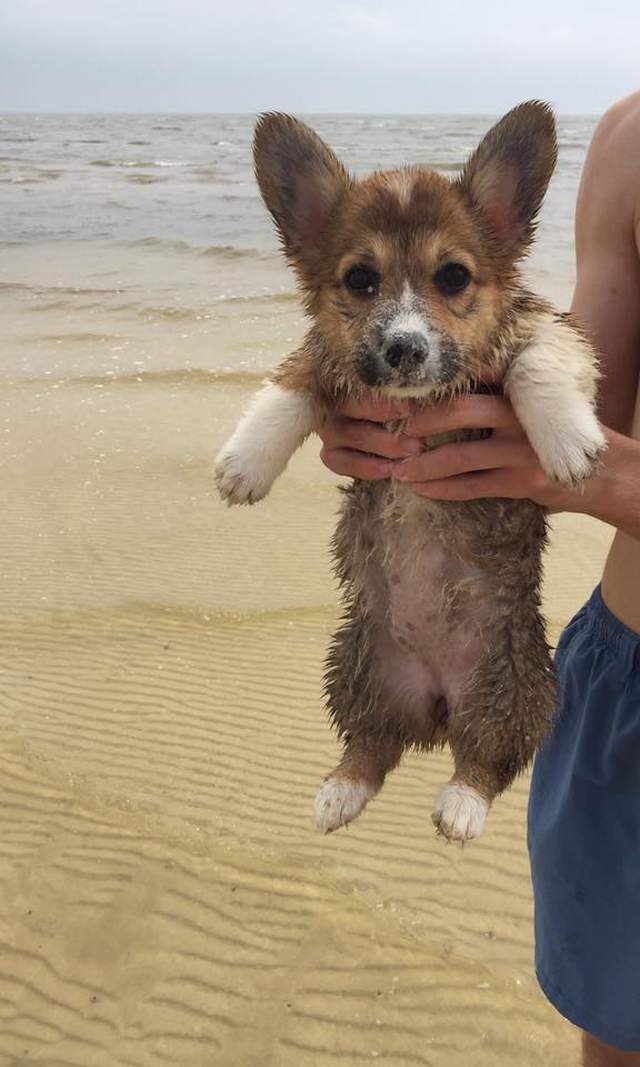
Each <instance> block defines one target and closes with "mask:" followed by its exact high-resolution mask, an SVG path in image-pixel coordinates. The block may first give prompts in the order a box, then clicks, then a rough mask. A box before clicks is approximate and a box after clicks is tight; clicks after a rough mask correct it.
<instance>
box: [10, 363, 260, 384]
mask: <svg viewBox="0 0 640 1067" xmlns="http://www.w3.org/2000/svg"><path fill="white" fill-rule="evenodd" d="M266 376H267V372H266V371H255V372H254V371H233V370H219V371H218V370H206V369H204V368H200V367H175V368H172V369H167V370H157V371H139V372H136V373H126V374H119V373H118V372H117V371H113V372H111V371H107V372H106V373H105V374H80V375H77V376H76V375H68V376H65V377H63V378H54V377H53V376H49V375H47V376H46V377H44V376H41V375H38V376H34V377H29V378H26V377H25V378H22V377H20V378H17V376H15V375H8V374H3V375H0V380H3V381H7V380H10V381H12V382H14V381H17V380H19V381H20V382H21V383H23V384H28V385H41V384H43V383H46V385H48V386H49V387H51V386H52V385H55V386H57V387H59V386H68V387H73V386H77V385H81V386H87V385H93V386H108V385H122V386H135V385H140V384H145V383H146V384H158V385H246V386H251V387H255V386H256V385H259V384H260V383H261V382H263V381H264V379H265V378H266Z"/></svg>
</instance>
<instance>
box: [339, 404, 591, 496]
mask: <svg viewBox="0 0 640 1067" xmlns="http://www.w3.org/2000/svg"><path fill="white" fill-rule="evenodd" d="M410 412H411V404H410V402H409V401H404V400H398V401H395V400H392V401H389V402H385V403H380V402H372V401H366V402H357V403H356V402H354V401H350V402H348V403H347V404H346V405H345V406H344V407H343V408H342V409H341V411H340V412H339V413H338V414H337V415H335V416H333V418H331V419H330V420H328V422H327V423H326V424H325V427H324V428H323V430H322V432H321V436H322V439H323V448H322V452H321V458H322V460H323V462H324V463H325V464H326V466H328V467H329V468H330V470H332V471H334V473H336V474H343V475H348V476H349V477H352V478H363V479H365V480H380V479H384V478H389V477H395V478H397V479H398V480H399V481H403V482H406V483H407V484H409V485H410V486H411V487H412V488H413V489H414V490H415V492H416V493H418V494H419V495H421V496H424V497H428V498H430V499H432V500H475V499H479V498H486V497H511V498H514V499H525V498H527V499H531V500H534V501H536V502H537V503H539V504H542V505H544V506H546V507H548V508H550V509H552V510H556V511H561V510H569V511H589V510H591V508H590V506H589V504H590V501H589V499H588V495H589V494H588V492H587V488H586V486H585V487H584V488H583V487H580V488H578V489H567V488H565V487H563V486H560V485H558V484H557V483H556V482H553V481H551V480H550V479H549V478H548V477H547V475H546V474H545V473H544V471H543V470H542V468H541V467H540V464H539V462H538V459H537V456H536V454H535V452H534V451H533V449H532V448H531V445H530V444H529V442H528V441H527V438H526V436H525V434H524V431H523V430H522V427H521V426H520V424H519V423H518V420H517V419H516V417H515V415H514V413H513V411H512V409H511V407H510V405H509V404H508V402H507V401H506V400H505V399H504V398H502V397H497V396H469V397H462V398H459V399H455V400H452V401H443V402H441V403H440V404H436V405H434V406H433V407H430V408H423V409H420V410H418V411H415V412H414V414H413V415H411V414H410ZM407 415H408V416H409V417H408V421H407V422H406V424H405V426H404V428H403V432H402V434H395V433H392V432H390V431H389V430H386V429H385V428H384V427H383V426H382V425H380V423H382V422H386V421H388V420H390V419H393V418H402V417H403V416H405V417H406V416H407ZM460 429H490V430H491V431H492V433H491V437H489V438H485V439H483V440H480V441H462V442H457V443H450V444H445V445H440V446H439V447H438V448H437V449H435V450H433V451H431V452H424V451H423V445H422V443H421V441H422V439H424V438H428V437H431V436H433V435H437V434H441V433H445V432H448V431H450V430H460ZM597 481H598V476H596V478H592V479H590V481H589V483H587V485H588V486H591V483H594V484H596V483H597ZM591 495H593V494H591Z"/></svg>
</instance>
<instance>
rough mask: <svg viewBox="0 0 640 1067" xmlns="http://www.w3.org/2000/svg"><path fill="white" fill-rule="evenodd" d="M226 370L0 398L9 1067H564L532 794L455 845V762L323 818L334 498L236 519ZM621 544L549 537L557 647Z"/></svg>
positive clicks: (2, 986)
mask: <svg viewBox="0 0 640 1067" xmlns="http://www.w3.org/2000/svg"><path fill="white" fill-rule="evenodd" d="M249 391H250V389H249V386H248V385H247V383H246V382H244V381H243V379H242V376H239V377H238V378H236V379H233V378H228V379H226V380H225V381H224V382H222V381H216V380H214V379H209V378H207V377H206V376H205V377H203V378H198V377H197V376H196V377H192V378H189V377H188V376H187V377H185V378H183V379H180V378H179V377H177V378H176V379H175V381H174V380H166V379H165V380H163V379H162V378H161V377H160V378H158V379H150V380H147V379H145V378H144V377H140V378H138V379H136V378H135V377H131V378H129V379H125V380H121V381H114V382H111V383H109V382H107V383H106V384H105V383H104V381H102V380H100V381H96V382H93V383H92V382H90V381H82V380H80V381H75V382H74V381H72V380H69V381H66V382H64V383H63V384H61V385H60V387H57V386H56V383H55V382H53V383H51V382H50V383H49V384H48V385H47V384H45V385H43V383H42V380H34V381H31V382H29V381H19V380H17V379H16V380H15V381H14V382H13V384H10V383H6V384H4V385H3V386H2V393H1V403H2V405H3V415H4V417H5V418H4V422H3V426H4V427H5V428H6V429H7V430H8V439H9V440H10V442H11V449H10V457H9V459H8V461H7V462H6V463H5V465H4V469H3V486H4V499H5V501H6V504H5V508H6V510H5V514H4V516H3V528H2V536H1V543H2V560H1V563H2V565H1V567H0V578H1V581H2V591H3V597H2V608H1V616H0V628H1V631H2V632H1V638H0V640H1V647H2V662H1V664H0V666H1V669H2V673H1V675H0V694H1V701H0V705H1V706H0V725H1V729H2V733H1V736H2V745H1V748H0V790H1V794H0V795H1V797H2V803H1V804H0V817H1V819H2V831H1V833H0V926H1V935H0V940H1V944H2V954H1V961H0V1065H1V1067H18V1065H27V1064H31V1063H41V1064H46V1065H47V1067H71V1065H73V1067H156V1065H158V1067H159V1065H161V1064H171V1065H180V1067H211V1065H214V1064H215V1065H216V1067H267V1065H270V1067H307V1065H308V1067H330V1065H333V1064H335V1065H338V1064H339V1065H340V1067H356V1065H358V1067H359V1065H360V1064H364V1063H369V1062H372V1061H378V1062H380V1063H386V1064H389V1065H391V1067H413V1065H414V1064H416V1065H417V1064H424V1065H435V1067H445V1065H446V1067H463V1065H464V1067H485V1065H486V1067H496V1065H505V1067H506V1065H509V1064H516V1063H517V1064H523V1065H542V1064H545V1065H546V1064H547V1063H549V1062H552V1063H553V1064H554V1067H565V1065H566V1067H569V1065H572V1064H576V1063H577V1052H578V1039H577V1034H576V1032H575V1031H574V1030H573V1029H572V1028H571V1027H570V1026H569V1024H567V1023H565V1022H564V1021H563V1020H562V1019H561V1018H560V1017H559V1016H558V1015H557V1014H556V1013H555V1012H554V1011H553V1009H552V1008H550V1007H549V1006H548V1005H547V1003H546V1002H545V1000H544V998H543V996H542V994H541V993H540V992H539V990H538V988H537V985H536V982H535V978H534V974H533V968H532V904H531V890H530V885H529V873H528V863H527V857H526V850H525V810H526V794H527V787H528V783H527V781H526V780H521V781H519V782H518V783H517V785H516V786H515V787H514V788H513V789H512V790H511V791H510V792H509V793H508V794H507V795H506V796H504V797H503V798H502V799H500V800H499V801H498V802H497V803H496V805H495V808H494V811H493V813H492V815H491V818H490V820H489V823H488V827H487V830H486V832H485V835H484V836H483V837H482V838H481V839H480V840H479V841H478V842H476V843H473V844H471V845H469V846H467V847H466V848H465V849H464V850H462V849H460V848H457V847H454V846H447V845H445V844H444V843H443V842H442V841H440V840H437V839H436V837H435V835H434V832H433V829H432V826H431V822H430V810H431V804H432V801H433V798H434V796H435V794H436V792H437V790H438V788H439V786H440V784H441V783H442V782H443V781H444V780H445V779H446V777H447V776H448V773H449V761H448V758H447V757H446V756H444V755H442V756H429V757H425V756H421V757H418V756H413V757H411V758H409V759H408V760H407V761H406V764H405V765H404V766H403V767H402V768H401V769H400V770H398V771H397V772H396V773H395V774H394V775H392V776H391V777H390V778H389V780H388V782H387V784H386V786H385V788H384V790H383V792H382V794H381V795H380V797H379V798H378V799H377V800H376V801H375V802H374V803H373V804H372V805H371V807H370V808H369V810H368V811H367V812H366V813H365V815H364V816H363V818H362V819H361V820H360V821H358V822H357V823H356V824H354V825H353V826H352V827H351V828H350V829H349V830H348V831H342V832H341V833H339V834H336V835H332V836H329V837H327V838H323V837H321V836H320V835H318V834H317V832H316V831H315V829H314V827H313V823H312V803H313V797H314V794H315V791H316V789H317V786H318V783H319V781H320V779H321V777H322V776H323V774H324V773H326V771H327V770H329V769H330V768H331V766H332V765H333V763H334V762H335V758H336V754H337V744H336V741H335V738H334V737H333V736H332V734H331V733H330V732H329V730H328V728H327V726H326V723H325V717H324V712H323V709H322V706H321V701H320V696H319V694H320V678H321V672H322V661H323V655H324V649H325V644H326V640H327V635H328V633H329V631H330V629H331V626H332V624H333V622H334V620H335V618H336V610H337V601H336V592H335V589H334V585H333V582H332V579H331V574H330V565H329V560H328V553H327V545H328V539H329V537H330V533H331V529H332V526H333V522H334V514H335V510H336V506H337V493H336V490H335V485H334V479H333V478H332V477H331V476H330V475H329V474H328V472H326V471H325V470H324V469H323V468H322V466H321V465H320V463H319V462H318V460H317V443H315V442H309V443H308V444H307V445H306V446H305V448H304V449H303V450H302V452H301V453H300V454H299V455H298V456H297V457H296V458H295V459H294V461H293V463H292V465H291V467H290V470H289V472H288V473H287V475H286V476H285V478H283V479H282V481H281V482H280V483H279V484H278V485H277V487H276V488H275V490H274V491H273V494H272V496H271V497H270V498H269V500H268V501H267V502H265V503H264V504H263V505H261V506H260V507H258V508H254V509H252V510H237V511H231V510H227V509H226V508H225V507H224V506H223V505H222V504H221V503H220V502H219V501H218V500H217V498H216V495H215V492H214V489H213V485H212V481H211V477H210V459H211V456H212V455H213V454H215V451H216V448H217V447H218V445H219V444H220V443H221V442H222V440H223V439H224V437H225V436H226V434H227V432H228V431H229V430H230V429H231V427H232V425H233V424H234V422H235V421H236V418H237V414H238V411H239V410H240V409H241V407H242V405H243V404H244V403H245V401H246V398H247V396H248V394H249ZM609 540H610V531H609V530H608V529H607V528H606V527H603V526H601V525H600V524H598V523H595V522H592V521H589V520H586V519H584V518H578V517H574V516H561V517H558V518H557V519H556V520H555V522H554V534H553V538H552V546H551V550H550V553H549V557H548V567H547V581H546V591H545V607H546V611H547V615H548V618H549V629H550V634H551V638H552V639H553V640H555V638H556V637H557V635H558V633H559V630H560V628H561V627H562V625H563V624H564V623H565V622H566V621H567V619H568V618H569V616H570V615H571V614H572V612H573V611H574V610H575V609H576V608H577V607H578V606H579V604H580V603H581V602H582V601H583V600H584V598H585V597H586V596H587V595H588V593H589V592H590V590H591V588H592V586H593V585H594V584H595V582H596V581H597V579H598V574H599V569H600V566H601V563H602V560H603V557H604V554H605V551H606V548H607V545H608V543H609Z"/></svg>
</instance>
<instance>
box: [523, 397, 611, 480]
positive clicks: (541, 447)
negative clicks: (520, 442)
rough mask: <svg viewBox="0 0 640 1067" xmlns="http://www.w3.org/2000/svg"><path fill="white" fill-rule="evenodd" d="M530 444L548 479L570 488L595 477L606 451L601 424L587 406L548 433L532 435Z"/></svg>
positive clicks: (542, 431) (550, 429)
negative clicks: (593, 475) (592, 476)
mask: <svg viewBox="0 0 640 1067" xmlns="http://www.w3.org/2000/svg"><path fill="white" fill-rule="evenodd" d="M529 440H530V442H531V445H532V447H533V449H534V451H535V452H536V454H537V456H538V459H539V460H540V466H541V467H542V469H543V471H544V472H545V474H546V475H547V477H548V478H551V479H552V481H555V482H560V483H561V484H562V485H566V486H567V487H568V488H576V487H577V486H579V485H580V484H581V482H583V481H585V479H587V478H590V477H591V475H592V474H593V473H594V471H595V470H596V468H597V466H598V462H599V460H600V457H601V456H602V453H603V452H604V449H605V448H606V439H605V436H604V434H603V432H602V430H601V428H600V424H599V422H598V420H597V418H596V416H595V414H594V413H593V411H592V410H591V408H590V407H588V406H587V405H586V404H585V405H584V406H583V410H582V411H579V412H572V413H571V414H569V413H568V414H567V418H566V419H564V420H562V421H561V420H558V421H557V422H554V424H553V425H548V426H547V427H546V432H544V430H543V429H542V428H541V429H540V432H539V433H535V432H533V433H530V435H529Z"/></svg>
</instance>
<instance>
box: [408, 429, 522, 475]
mask: <svg viewBox="0 0 640 1067" xmlns="http://www.w3.org/2000/svg"><path fill="white" fill-rule="evenodd" d="M535 464H536V458H535V455H534V453H533V450H532V449H531V446H530V445H529V443H528V442H527V440H526V439H525V438H523V439H522V440H520V439H516V440H511V439H508V438H494V437H490V438H488V439H486V440H483V441H461V442H457V443H455V444H450V445H440V447H439V448H435V449H433V451H431V452H423V453H421V454H420V455H418V456H413V457H411V458H409V459H406V460H404V461H402V462H400V463H396V464H394V467H393V476H394V478H398V479H399V480H400V481H402V482H428V481H433V480H436V479H440V478H452V477H456V476H457V475H461V474H468V473H470V472H474V471H484V470H495V469H496V468H507V469H511V468H516V469H519V470H522V469H523V468H526V467H534V466H535Z"/></svg>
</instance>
